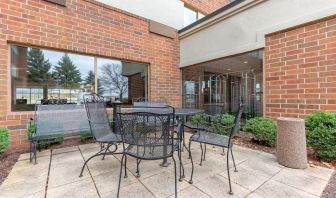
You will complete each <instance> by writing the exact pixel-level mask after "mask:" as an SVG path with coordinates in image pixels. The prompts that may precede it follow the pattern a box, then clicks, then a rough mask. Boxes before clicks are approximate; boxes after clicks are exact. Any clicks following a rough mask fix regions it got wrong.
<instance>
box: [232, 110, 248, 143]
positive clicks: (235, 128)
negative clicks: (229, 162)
mask: <svg viewBox="0 0 336 198" xmlns="http://www.w3.org/2000/svg"><path fill="white" fill-rule="evenodd" d="M244 108H245V104H240V105H239V109H238V112H237V114H236V117H235V119H234V122H233V125H232V128H231V133H230V142H231V139H232V138H233V137H234V136H235V135H237V133H238V130H239V123H240V120H241V117H242V114H243V112H244Z"/></svg>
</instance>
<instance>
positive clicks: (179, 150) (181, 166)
mask: <svg viewBox="0 0 336 198" xmlns="http://www.w3.org/2000/svg"><path fill="white" fill-rule="evenodd" d="M177 154H178V158H179V163H180V167H179V168H180V179H179V181H180V182H181V181H183V179H182V178H184V177H185V176H184V167H183V164H182V159H181V144H179V148H178V150H177Z"/></svg>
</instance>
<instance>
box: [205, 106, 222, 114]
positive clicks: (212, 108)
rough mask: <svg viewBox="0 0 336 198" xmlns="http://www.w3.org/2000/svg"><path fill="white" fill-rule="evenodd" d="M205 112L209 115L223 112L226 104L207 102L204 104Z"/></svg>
mask: <svg viewBox="0 0 336 198" xmlns="http://www.w3.org/2000/svg"><path fill="white" fill-rule="evenodd" d="M204 108H205V113H206V114H209V115H217V114H223V113H224V112H225V107H224V105H221V104H207V105H204Z"/></svg>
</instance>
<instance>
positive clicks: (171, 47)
mask: <svg viewBox="0 0 336 198" xmlns="http://www.w3.org/2000/svg"><path fill="white" fill-rule="evenodd" d="M148 26H149V24H148V21H147V20H146V19H143V18H141V17H137V16H133V15H132V14H128V13H125V12H123V11H120V10H118V9H115V8H112V7H109V6H106V5H103V4H101V3H97V2H95V1H93V0H67V7H62V6H57V5H55V4H52V3H48V2H46V1H42V0H29V1H22V0H4V1H0V126H5V127H9V128H10V138H11V148H12V149H26V148H27V145H28V142H27V141H26V139H27V138H26V129H25V128H26V119H27V118H30V117H31V116H32V113H31V112H30V113H12V112H11V110H10V105H9V104H10V102H9V101H10V92H9V87H10V76H9V65H8V61H9V50H8V49H9V48H8V47H9V44H10V43H15V44H24V45H28V46H37V47H43V48H51V49H57V50H64V51H70V52H75V53H82V54H88V55H94V56H102V57H107V58H117V59H124V60H132V61H138V62H144V63H148V64H149V65H150V66H149V95H150V97H151V98H153V99H155V98H162V97H164V98H166V99H167V100H168V101H169V102H170V103H171V104H172V105H175V106H180V105H181V104H180V103H181V90H180V87H181V74H180V70H179V68H178V66H179V41H178V38H177V35H176V37H175V39H170V38H166V37H162V36H159V35H156V34H152V33H149V31H148Z"/></svg>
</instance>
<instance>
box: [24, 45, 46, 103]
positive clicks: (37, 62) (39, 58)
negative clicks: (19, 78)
mask: <svg viewBox="0 0 336 198" xmlns="http://www.w3.org/2000/svg"><path fill="white" fill-rule="evenodd" d="M27 67H28V82H32V83H42V85H43V98H44V99H47V98H48V82H49V80H50V77H51V74H50V68H51V63H50V62H49V59H45V58H44V54H43V52H42V50H40V49H36V48H32V49H30V50H29V51H28V60H27Z"/></svg>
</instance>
